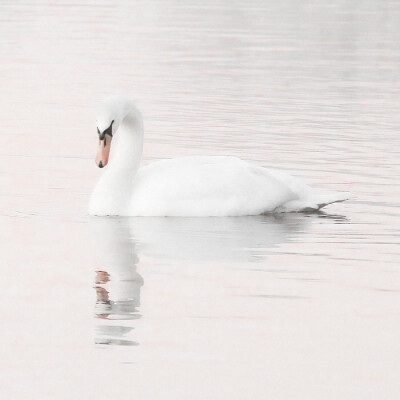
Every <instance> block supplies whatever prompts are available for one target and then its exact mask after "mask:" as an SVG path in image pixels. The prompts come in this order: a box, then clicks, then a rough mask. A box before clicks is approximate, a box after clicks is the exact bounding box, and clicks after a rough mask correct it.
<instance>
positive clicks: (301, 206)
mask: <svg viewBox="0 0 400 400" xmlns="http://www.w3.org/2000/svg"><path fill="white" fill-rule="evenodd" d="M350 198H351V195H350V193H331V194H320V195H315V196H313V197H309V198H305V199H298V200H292V201H289V202H288V203H286V204H284V205H283V206H281V207H279V208H278V209H277V210H276V211H277V212H313V211H318V210H320V209H321V208H323V207H325V206H327V205H328V204H332V203H339V202H342V201H346V200H348V199H350Z"/></svg>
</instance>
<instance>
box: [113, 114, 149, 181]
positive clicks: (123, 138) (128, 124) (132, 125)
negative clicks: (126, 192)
mask: <svg viewBox="0 0 400 400" xmlns="http://www.w3.org/2000/svg"><path fill="white" fill-rule="evenodd" d="M142 152H143V119H142V116H141V114H140V112H139V111H138V110H137V109H135V108H132V109H131V110H130V111H129V112H128V113H127V114H126V116H125V118H124V119H123V121H122V123H121V125H120V127H119V129H118V131H117V132H116V134H115V138H114V139H113V142H112V146H111V154H110V163H109V168H110V170H113V171H115V172H116V171H119V172H120V173H124V174H129V175H130V176H133V175H135V174H136V172H137V170H138V169H139V166H140V160H141V158H142Z"/></svg>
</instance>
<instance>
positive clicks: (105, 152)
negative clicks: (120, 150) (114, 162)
mask: <svg viewBox="0 0 400 400" xmlns="http://www.w3.org/2000/svg"><path fill="white" fill-rule="evenodd" d="M111 141H112V136H110V135H105V136H104V139H103V140H100V141H99V147H98V149H97V155H96V165H97V166H98V167H99V168H103V167H105V166H106V165H107V163H108V157H109V156H110V149H111Z"/></svg>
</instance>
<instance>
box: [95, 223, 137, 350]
mask: <svg viewBox="0 0 400 400" xmlns="http://www.w3.org/2000/svg"><path fill="white" fill-rule="evenodd" d="M91 225H92V227H93V232H94V237H95V240H96V243H97V245H98V248H99V249H100V250H99V252H100V261H101V269H99V270H97V271H96V277H95V287H94V288H95V291H96V305H95V316H96V318H98V319H99V320H102V323H99V324H98V325H97V327H96V338H95V342H96V343H97V344H117V345H128V346H129V345H130V346H132V345H135V344H137V343H135V342H133V341H131V340H128V339H126V338H125V337H124V336H125V335H126V334H128V333H129V332H130V331H132V329H133V326H131V325H130V324H129V321H131V320H135V319H138V318H140V317H141V315H140V313H139V310H138V307H139V306H140V289H141V287H142V285H143V278H142V277H141V275H140V274H139V273H138V272H137V263H138V261H139V258H138V256H137V254H136V252H135V243H134V242H133V241H132V240H131V237H130V234H129V225H128V224H126V223H125V221H124V220H123V219H117V218H96V219H93V220H92V221H91Z"/></svg>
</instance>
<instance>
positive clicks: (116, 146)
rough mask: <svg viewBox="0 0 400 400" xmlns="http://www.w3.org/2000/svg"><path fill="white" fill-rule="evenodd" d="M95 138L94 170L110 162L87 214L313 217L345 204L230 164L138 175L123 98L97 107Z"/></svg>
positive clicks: (163, 164) (220, 160) (138, 136)
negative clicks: (277, 214)
mask: <svg viewBox="0 0 400 400" xmlns="http://www.w3.org/2000/svg"><path fill="white" fill-rule="evenodd" d="M97 131H98V134H99V149H98V154H97V157H96V164H97V165H98V166H99V167H100V168H102V167H104V166H106V165H107V163H108V158H109V155H110V163H109V166H108V167H107V170H106V171H105V173H104V174H103V175H102V177H101V179H100V180H99V182H98V183H97V185H96V187H95V189H94V191H93V193H92V196H91V199H90V204H89V214H91V215H122V216H198V217H206V216H244V215H258V214H263V213H270V212H299V211H309V210H319V209H320V208H322V207H324V206H326V205H327V204H330V203H334V202H338V201H344V200H346V199H348V198H349V195H348V194H347V193H334V194H322V193H319V192H317V191H315V190H313V189H312V188H311V187H309V186H307V185H306V184H304V183H303V182H302V181H301V180H299V179H297V178H294V177H292V176H290V175H288V174H285V173H283V172H280V171H276V170H273V169H266V168H263V167H260V166H257V165H253V164H250V163H248V162H245V161H242V160H240V159H238V158H235V157H225V156H193V157H181V158H176V159H171V160H162V161H157V162H154V163H151V164H149V165H146V166H144V167H142V168H140V169H139V164H140V160H141V156H142V149H143V120H142V117H141V114H140V112H139V110H138V109H137V108H136V107H135V106H134V104H133V103H132V102H131V101H130V100H129V99H128V98H127V97H125V96H112V97H109V98H107V99H106V100H105V101H104V102H103V105H102V107H101V110H100V114H99V116H98V119H97ZM110 150H111V152H110Z"/></svg>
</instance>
